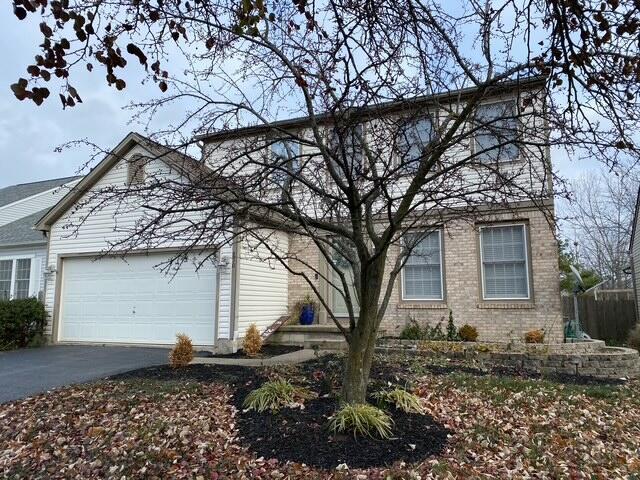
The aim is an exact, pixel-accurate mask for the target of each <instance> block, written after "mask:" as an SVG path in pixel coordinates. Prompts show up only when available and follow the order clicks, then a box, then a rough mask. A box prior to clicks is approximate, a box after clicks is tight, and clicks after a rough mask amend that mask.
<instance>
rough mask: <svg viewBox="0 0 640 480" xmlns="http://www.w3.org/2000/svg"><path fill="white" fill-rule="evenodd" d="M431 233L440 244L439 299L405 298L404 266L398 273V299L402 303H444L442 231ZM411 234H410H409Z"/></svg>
mask: <svg viewBox="0 0 640 480" xmlns="http://www.w3.org/2000/svg"><path fill="white" fill-rule="evenodd" d="M432 233H437V234H438V242H439V244H440V298H406V297H405V279H404V271H405V268H404V267H405V266H406V263H405V265H403V266H402V271H401V272H400V289H401V294H400V299H401V300H402V301H403V302H443V301H444V290H445V286H444V248H443V247H444V245H443V242H442V230H441V229H437V230H434V231H433V232H432ZM410 234H411V233H410Z"/></svg>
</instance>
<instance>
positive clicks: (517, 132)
mask: <svg viewBox="0 0 640 480" xmlns="http://www.w3.org/2000/svg"><path fill="white" fill-rule="evenodd" d="M507 102H511V103H513V106H514V115H515V116H516V118H515V119H514V120H515V122H516V127H515V135H516V139H517V138H518V137H519V136H520V135H521V134H522V125H521V124H520V118H519V117H518V99H517V98H496V99H492V100H489V101H486V102H482V103H480V104H479V105H478V108H481V107H483V106H487V105H495V104H496V103H507ZM476 116H477V113H476ZM474 123H475V120H474ZM474 128H475V132H474V133H473V138H472V139H471V153H472V154H473V155H475V154H477V153H478V152H479V151H480V150H482V149H478V145H477V141H476V139H477V136H478V134H479V133H480V132H479V130H482V128H483V127H481V126H480V125H474ZM515 147H516V148H517V149H518V155H517V156H515V157H514V158H500V157H498V158H497V159H495V160H482V159H479V158H478V157H476V158H475V159H476V160H477V161H478V162H480V163H490V162H496V163H514V162H518V161H520V160H521V159H522V149H521V148H520V147H519V146H518V145H517V144H516V145H515ZM485 153H491V152H490V151H489V152H485Z"/></svg>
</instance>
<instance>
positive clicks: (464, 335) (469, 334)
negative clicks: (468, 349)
mask: <svg viewBox="0 0 640 480" xmlns="http://www.w3.org/2000/svg"><path fill="white" fill-rule="evenodd" d="M458 335H459V336H460V340H462V341H463V342H475V341H476V340H477V339H478V329H477V328H476V327H472V326H471V325H467V324H464V325H463V326H461V327H460V330H458Z"/></svg>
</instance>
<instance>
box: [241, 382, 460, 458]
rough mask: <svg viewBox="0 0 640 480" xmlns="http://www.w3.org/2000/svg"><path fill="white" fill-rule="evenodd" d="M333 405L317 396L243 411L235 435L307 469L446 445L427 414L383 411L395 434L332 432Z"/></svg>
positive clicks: (425, 452)
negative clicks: (272, 409) (298, 404)
mask: <svg viewBox="0 0 640 480" xmlns="http://www.w3.org/2000/svg"><path fill="white" fill-rule="evenodd" d="M258 386H259V383H258V382H256V383H255V384H254V383H248V384H245V385H244V386H243V388H242V389H240V390H237V391H236V394H235V396H234V400H235V402H234V403H235V405H236V407H237V408H238V409H240V410H241V409H242V402H243V400H244V398H245V396H246V394H248V393H249V392H250V391H251V390H253V389H254V388H257V387H258ZM337 409H338V404H337V402H336V400H335V398H332V397H322V398H317V399H313V400H310V401H307V402H305V404H304V408H285V409H282V410H281V411H279V412H277V413H258V412H255V411H242V413H241V414H240V415H239V418H238V423H237V427H238V430H239V434H240V437H241V438H242V439H243V440H244V442H245V443H246V444H247V445H248V446H249V447H250V448H251V449H252V450H253V451H254V452H255V454H256V455H257V456H259V457H265V458H276V459H278V460H279V461H292V462H299V463H304V464H306V465H309V466H311V467H316V468H323V469H333V468H336V467H337V466H338V465H340V464H346V465H348V466H349V467H350V468H370V467H379V466H390V465H392V464H393V463H395V462H397V461H400V460H402V461H405V462H408V463H412V462H415V461H421V460H424V459H425V458H426V457H429V456H430V455H435V454H438V453H440V452H441V451H442V449H443V448H444V446H445V445H446V443H447V436H448V435H449V433H450V432H449V430H447V429H446V428H444V427H443V426H442V425H441V424H439V423H437V422H436V421H435V420H434V419H433V417H431V416H430V415H418V414H407V413H404V412H402V411H399V410H394V411H391V412H388V413H389V414H390V415H391V417H392V418H393V421H394V426H393V434H394V438H392V439H390V440H381V439H374V438H354V437H353V436H347V435H345V436H336V437H334V436H332V435H331V433H330V432H329V431H328V430H327V424H328V422H329V417H330V416H331V415H333V413H334V412H335V411H336V410H337Z"/></svg>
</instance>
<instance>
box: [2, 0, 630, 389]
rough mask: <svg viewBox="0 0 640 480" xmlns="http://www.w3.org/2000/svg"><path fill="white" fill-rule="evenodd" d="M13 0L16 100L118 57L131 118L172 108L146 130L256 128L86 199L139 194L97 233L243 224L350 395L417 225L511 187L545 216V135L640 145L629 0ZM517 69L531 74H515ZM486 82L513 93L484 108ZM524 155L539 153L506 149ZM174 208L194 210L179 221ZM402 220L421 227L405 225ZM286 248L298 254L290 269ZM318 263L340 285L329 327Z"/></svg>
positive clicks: (466, 211)
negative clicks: (24, 51)
mask: <svg viewBox="0 0 640 480" xmlns="http://www.w3.org/2000/svg"><path fill="white" fill-rule="evenodd" d="M13 5H14V13H15V15H16V17H17V18H19V19H25V18H26V17H27V16H28V15H32V16H34V17H40V19H41V22H40V24H39V28H40V32H41V33H42V37H43V38H42V43H41V44H39V45H38V46H36V45H34V47H36V48H38V49H39V50H40V53H39V54H38V55H37V56H36V57H35V61H33V62H31V64H30V65H28V67H27V68H26V72H27V75H25V77H22V78H20V79H18V81H17V82H16V83H15V84H13V85H12V86H11V88H12V90H13V92H14V94H15V96H16V97H17V98H18V99H20V100H30V101H33V102H35V103H36V104H38V105H40V104H42V103H43V102H44V101H47V100H48V99H50V98H51V97H53V96H52V95H51V87H50V86H51V85H54V87H53V88H54V92H55V93H57V94H58V95H55V97H56V98H58V99H59V101H61V103H62V106H63V107H64V108H69V107H73V106H74V105H76V104H77V103H79V102H81V101H82V100H81V93H82V92H79V91H78V90H77V89H76V88H74V86H73V82H74V78H76V76H77V75H79V72H80V71H82V70H88V71H89V72H93V73H92V75H98V76H99V78H101V79H103V81H105V82H106V83H107V84H108V85H110V86H112V87H114V88H116V89H118V90H123V89H125V88H126V86H127V84H126V81H125V79H124V77H125V75H124V72H125V71H129V72H130V73H129V74H128V75H130V76H135V73H137V72H139V74H141V75H142V76H143V79H144V80H145V81H147V82H148V84H149V85H154V84H155V85H156V86H157V88H158V92H159V93H161V95H160V97H159V98H158V99H155V100H150V101H144V102H142V101H141V102H139V103H138V104H137V105H135V107H137V109H138V110H137V113H138V115H140V116H142V117H144V116H145V115H146V116H147V117H151V118H153V117H155V116H156V114H157V112H158V111H159V110H160V109H162V108H163V107H165V106H167V105H169V104H171V103H176V102H177V103H178V104H179V105H182V106H183V108H182V110H183V111H184V117H183V118H177V119H174V123H173V124H172V125H167V127H166V128H164V129H160V130H159V131H156V132H149V133H150V134H151V136H152V137H153V138H154V139H156V140H159V141H163V142H165V143H171V144H172V148H174V149H176V150H178V149H184V151H186V149H187V147H188V146H189V145H191V144H192V143H193V141H192V138H193V132H231V131H232V130H234V129H235V128H238V127H242V126H246V125H249V124H252V125H260V126H261V130H260V135H259V136H258V137H259V138H256V137H250V138H246V139H244V140H243V141H238V142H232V143H233V145H230V144H229V143H224V142H223V143H222V144H215V145H214V146H213V147H211V148H209V149H208V150H207V151H205V158H208V159H212V158H215V159H216V162H211V165H212V166H213V167H212V169H211V170H209V171H206V170H204V169H203V170H202V171H201V172H199V173H190V174H189V175H187V177H188V178H186V179H180V180H176V179H171V180H170V181H169V180H167V179H166V178H162V177H156V178H154V177H153V176H150V177H149V178H148V179H147V181H146V182H144V183H141V184H139V185H136V186H135V187H133V188H118V187H110V188H108V189H105V190H104V191H101V192H96V193H95V196H94V198H93V199H92V200H94V201H95V203H94V205H95V208H100V207H101V206H104V205H105V204H107V203H109V202H123V203H126V202H128V200H127V199H129V198H131V195H132V194H136V195H137V196H138V197H139V198H141V199H142V200H141V205H143V206H145V207H146V208H147V211H148V216H147V217H146V218H145V219H144V220H142V221H140V222H139V225H138V228H137V231H134V232H129V235H128V236H127V237H126V240H123V241H122V242H119V243H118V244H116V245H113V246H112V247H113V248H117V249H120V250H125V251H126V250H127V249H133V248H137V247H140V246H144V247H146V248H153V247H154V246H157V245H159V244H163V242H164V241H170V240H172V239H173V240H176V239H179V240H180V241H181V242H182V243H183V244H184V245H185V246H184V247H183V249H184V251H189V250H190V249H192V248H194V247H195V246H202V245H204V246H210V247H215V248H218V247H219V246H220V245H221V243H223V242H228V241H233V239H234V238H235V237H237V236H239V235H243V236H247V237H251V238H252V239H253V240H254V241H256V242H257V243H259V244H261V245H263V247H264V249H265V250H267V251H268V252H269V254H270V255H271V256H272V257H274V258H275V259H276V260H277V261H280V262H281V263H282V264H283V265H284V266H286V268H290V270H291V273H292V274H294V275H300V276H301V277H303V278H305V280H307V281H308V284H309V287H310V288H311V289H313V290H314V292H315V294H316V295H317V296H318V297H319V300H320V302H321V303H322V304H323V306H324V308H325V309H326V310H327V312H328V315H329V317H330V318H332V319H333V320H334V322H335V323H336V326H337V327H338V328H339V329H340V330H341V331H342V332H343V334H344V336H345V338H346V340H347V343H348V346H349V351H348V355H347V360H346V364H345V373H344V382H343V398H344V400H346V401H348V402H364V401H365V398H366V391H367V385H368V380H369V372H370V369H371V364H372V361H373V352H374V347H375V340H376V336H377V332H378V327H379V325H380V322H381V320H382V317H383V315H384V313H385V311H386V308H387V305H388V302H389V299H390V295H391V291H392V288H393V285H394V282H395V280H396V279H397V276H398V274H399V273H400V271H401V268H402V266H403V264H404V262H405V261H406V259H407V258H408V255H409V254H410V253H411V251H412V250H413V248H414V247H415V246H416V245H417V244H418V243H419V242H420V241H421V240H423V239H424V238H425V235H427V234H428V233H429V232H430V231H433V230H434V229H436V228H441V227H442V225H443V224H445V223H446V222H448V221H450V220H452V219H459V220H466V221H469V222H473V221H474V220H475V219H477V218H478V217H479V216H481V215H482V214H483V211H484V210H483V207H484V206H486V205H487V204H491V205H496V206H500V207H502V208H507V209H508V208H511V207H512V206H513V205H514V204H516V203H518V202H525V201H526V202H530V203H532V204H534V205H536V206H538V207H539V208H540V209H542V210H543V211H545V213H547V214H549V215H550V211H549V209H548V206H549V202H548V200H549V198H550V197H551V191H550V188H549V187H550V186H551V180H552V179H551V177H550V175H551V174H550V172H551V169H550V168H549V165H548V164H545V162H546V161H547V159H548V157H547V156H546V153H547V152H548V151H549V149H550V148H551V147H562V148H566V149H568V150H569V151H570V153H572V154H575V155H574V156H580V155H584V156H588V157H596V158H599V159H601V160H602V161H604V162H607V163H609V164H610V165H613V164H617V163H618V162H619V161H620V159H621V158H623V157H635V158H637V156H638V149H637V143H636V142H637V138H635V137H634V136H633V135H635V132H636V130H637V125H638V122H639V121H640V115H639V113H640V109H639V108H638V102H637V95H638V86H639V84H640V56H639V55H638V41H639V36H638V31H639V30H640V29H639V27H640V13H639V6H638V3H637V2H635V3H634V2H633V1H620V0H609V1H607V2H600V1H587V0H583V1H579V0H578V1H566V0H550V1H540V0H524V1H513V0H503V1H497V2H462V1H461V2H442V3H438V2H424V1H419V0H401V1H397V2H389V1H387V0H369V1H352V0H348V1H347V0H322V1H318V2H308V1H306V0H292V1H272V2H265V1H263V0H242V1H239V0H233V1H229V0H110V1H105V2H96V1H95V0H59V1H47V0H13ZM27 25H32V24H31V23H25V26H27ZM25 28H26V27H25ZM532 78H535V79H536V82H539V83H537V84H535V85H536V88H523V87H524V85H525V84H528V85H529V86H530V87H532V86H533V85H534V83H532V82H531V81H530V79H532ZM466 88H468V89H469V90H464V91H463V92H461V91H460V89H466ZM499 94H508V95H511V96H513V97H514V98H516V102H515V103H514V104H510V105H509V106H506V107H505V106H502V107H495V106H494V107H492V108H483V107H482V104H483V102H485V101H486V100H487V99H490V98H494V99H495V97H496V95H499ZM416 98H417V99H420V98H423V99H425V98H426V99H428V100H426V101H415V100H412V99H416ZM390 105H393V106H394V109H395V110H393V109H389V106H390ZM387 113H390V115H387ZM285 116H286V117H293V116H302V117H306V118H307V120H306V121H305V128H304V129H303V130H300V129H293V130H291V129H287V128H282V127H281V126H280V124H278V123H277V122H275V120H277V119H279V118H282V117H285ZM362 125H366V130H363V128H362ZM402 138H405V139H411V141H410V142H403V141H402V140H401V139H402ZM399 139H400V140H399ZM276 142H279V143H281V142H284V145H279V146H278V149H279V152H280V154H278V155H265V154H264V151H265V146H267V151H268V150H272V148H271V147H272V146H273V144H275V143H276ZM407 144H409V145H418V147H419V148H417V151H416V149H415V148H408V147H407ZM286 145H289V147H287V146H286ZM291 146H294V148H290V147H291ZM298 146H300V147H298ZM534 158H535V159H538V163H537V165H538V166H539V167H540V166H542V167H541V168H533V167H534V165H536V163H535V162H530V161H518V160H522V159H525V160H527V159H534ZM500 159H503V160H504V159H507V160H509V161H508V162H506V163H505V164H504V165H503V164H502V162H500V161H499V160H500ZM187 180H188V181H187ZM123 208H125V207H123ZM187 213H189V214H197V215H199V217H198V220H197V221H196V220H194V219H193V216H191V217H189V220H188V221H186V220H184V216H185V215H186V214H187ZM239 219H240V220H241V221H239ZM256 225H257V226H259V228H258V227H256ZM415 227H419V230H418V231H419V232H422V233H420V234H418V235H413V236H410V235H406V234H407V232H409V231H414V228H415ZM273 229H277V230H280V231H283V232H285V233H287V234H291V235H296V236H300V237H303V238H305V239H307V240H308V241H309V242H311V243H312V244H313V245H314V246H315V248H317V249H318V251H319V252H320V256H321V258H322V259H323V261H324V262H326V264H327V265H328V270H329V271H328V272H327V271H325V270H323V269H318V268H314V266H313V265H310V264H308V262H306V259H305V258H304V257H297V258H291V253H287V254H283V253H281V252H278V251H276V250H275V249H271V247H270V246H271V245H272V242H270V240H271V239H270V238H269V237H270V235H271V234H267V233H265V232H269V231H273ZM176 231H177V232H178V233H176ZM160 239H162V240H160ZM391 251H398V252H399V254H398V255H397V256H390V252H391ZM180 257H181V256H180ZM292 260H295V261H297V262H299V264H300V265H302V267H301V268H291V267H289V265H291V264H292V262H291V261H292ZM303 267H304V268H303ZM315 275H318V276H320V278H323V279H324V280H325V281H326V282H328V284H329V285H330V286H331V287H332V288H333V289H336V290H337V291H338V292H339V293H340V295H341V297H342V299H343V302H344V304H345V306H346V309H347V311H348V323H347V324H346V325H343V324H341V323H340V322H339V321H338V319H337V318H336V315H335V314H334V312H332V309H331V305H330V302H329V301H328V300H327V299H326V298H325V297H324V295H323V292H321V291H319V290H318V289H317V288H316V286H315V282H314V281H313V278H314V277H315Z"/></svg>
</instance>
